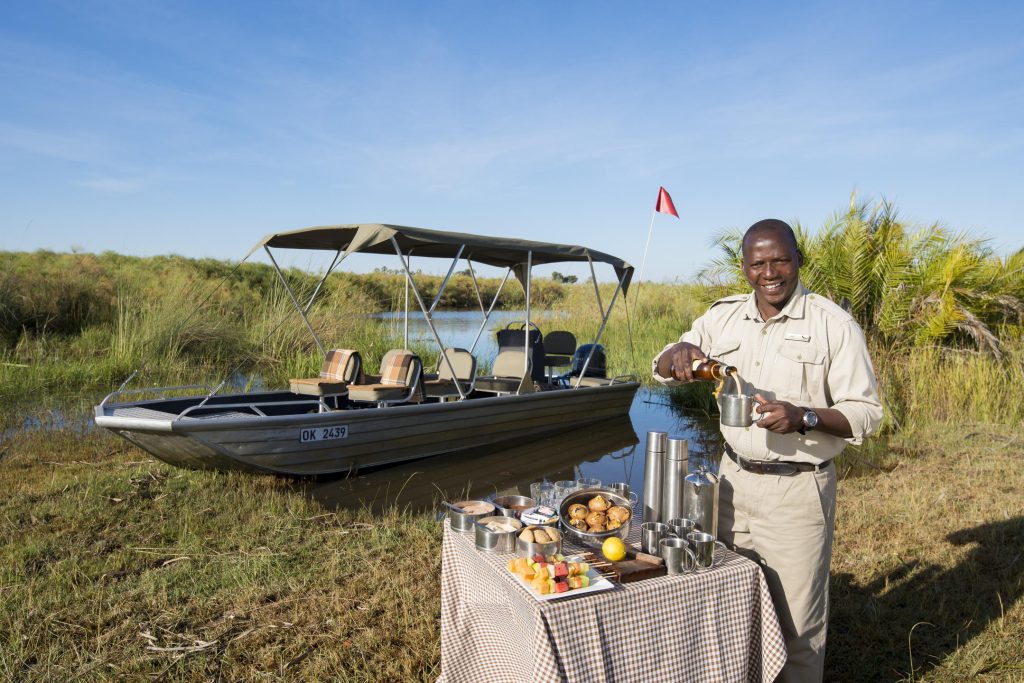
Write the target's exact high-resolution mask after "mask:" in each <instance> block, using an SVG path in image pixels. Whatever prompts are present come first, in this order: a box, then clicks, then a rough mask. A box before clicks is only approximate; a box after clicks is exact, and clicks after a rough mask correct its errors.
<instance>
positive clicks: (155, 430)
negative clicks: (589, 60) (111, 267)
mask: <svg viewBox="0 0 1024 683" xmlns="http://www.w3.org/2000/svg"><path fill="white" fill-rule="evenodd" d="M271 248H279V249H314V250H328V251H332V252H334V258H333V260H332V262H331V264H330V266H328V268H327V269H326V272H325V273H324V274H323V277H322V278H321V279H320V281H319V284H318V285H317V287H316V290H315V291H314V292H313V295H312V296H311V298H310V299H309V302H308V303H306V304H305V305H304V306H303V305H302V304H301V303H300V302H299V300H298V299H297V297H296V295H295V293H294V292H293V291H292V289H291V288H290V287H289V285H288V282H287V280H286V279H285V277H284V274H283V272H282V271H281V268H280V267H279V265H278V263H277V260H276V259H275V257H274V254H273V252H272V251H271ZM259 249H263V250H264V251H265V252H266V253H267V255H268V256H269V257H270V262H271V264H272V265H273V267H274V269H275V270H276V272H277V274H278V277H279V279H280V281H281V283H282V285H283V286H284V288H285V290H286V291H287V292H288V295H289V297H290V299H291V301H292V303H293V304H294V306H295V308H296V310H297V312H298V313H299V315H300V316H301V318H302V320H303V322H304V324H305V325H306V327H307V328H308V329H309V332H310V333H311V334H312V336H313V339H314V340H315V342H316V345H317V347H318V348H319V349H320V351H321V353H322V354H323V355H324V357H325V366H324V370H323V371H322V372H321V377H319V378H311V379H301V378H300V379H295V380H292V382H291V385H290V387H289V389H288V390H284V389H282V390H279V391H262V392H245V393H235V394H221V393H220V389H222V388H223V386H224V383H221V385H220V386H218V387H216V388H212V389H211V388H210V387H199V386H189V387H150V388H144V389H128V388H127V385H128V383H129V382H130V381H131V380H132V379H133V377H134V375H133V376H132V377H129V378H128V380H126V381H125V383H124V384H122V385H121V387H120V388H119V389H117V390H116V391H114V392H112V393H111V394H109V395H108V396H107V397H106V398H104V399H103V401H102V402H101V403H100V404H99V405H98V406H96V408H95V421H96V424H97V425H98V426H100V427H104V428H106V429H109V430H111V431H113V432H114V433H116V434H118V435H120V436H121V437H123V438H125V439H127V440H128V441H130V442H131V443H133V444H135V445H137V446H139V447H140V448H142V449H143V450H146V451H148V452H149V453H150V454H152V455H154V456H155V457H157V458H159V459H160V460H163V461H165V462H168V463H170V464H172V465H177V466H181V467H189V468H201V469H219V470H247V471H251V472H270V473H277V474H286V475H324V474H335V473H344V472H354V471H357V470H359V469H360V468H365V467H373V466H378V465H385V464H391V463H397V462H403V461H407V460H413V459H416V458H422V457H426V456H431V455H437V454H441V453H449V452H454V451H460V450H464V449H472V448H477V447H480V446H486V445H489V444H497V443H504V442H516V443H526V442H528V441H530V440H532V439H537V438H540V437H542V436H545V435H549V434H552V433H556V432H559V431H563V430H567V429H573V428H575V427H579V426H582V425H586V424H592V423H595V422H602V421H605V420H608V419H610V418H614V417H616V416H622V415H626V414H627V413H628V411H629V408H630V405H631V404H632V401H633V396H634V395H635V393H636V391H637V389H638V387H639V383H638V381H637V379H636V377H635V376H631V375H627V376H619V377H607V376H605V370H604V367H603V365H604V363H603V351H602V347H601V346H600V339H601V335H602V333H603V332H604V329H605V326H606V325H607V323H608V318H609V316H610V314H611V311H612V308H613V307H614V305H615V301H616V299H617V298H618V296H619V295H620V294H623V295H624V294H625V293H626V292H627V290H628V287H629V281H630V278H631V277H632V274H633V267H632V266H631V265H629V264H628V263H626V262H625V261H623V260H622V259H619V258H616V257H614V256H611V255H609V254H604V253H602V252H598V251H595V250H591V249H587V248H585V247H580V246H574V245H562V244H553V243H545V242H534V241H528V240H519V239H509V238H497V237H485V236H478V235H468V234H463V233H453V232H442V231H436V230H427V229H424V228H412V227H405V226H396V225H385V224H354V225H337V226H326V227H316V228H307V229H303V230H295V231H290V232H282V233H275V234H271V235H267V236H266V237H264V238H263V239H262V240H261V241H260V242H259V243H257V245H256V246H255V247H253V249H252V250H250V252H249V253H248V254H247V255H246V257H245V259H248V258H249V257H250V256H251V255H252V254H253V253H255V252H256V251H257V250H259ZM356 253H370V254H387V253H390V254H394V255H395V256H396V257H397V259H398V261H399V263H400V265H401V270H402V272H403V273H404V274H405V282H406V292H407V297H406V300H407V301H408V293H409V292H411V293H412V294H413V296H414V298H415V301H416V303H417V304H418V306H419V308H420V312H421V313H422V315H423V319H424V321H425V322H426V324H427V326H428V327H429V329H430V331H431V334H432V336H433V338H434V341H435V343H436V344H437V346H438V348H439V349H440V356H439V358H440V360H439V367H438V374H437V375H428V374H425V373H423V371H422V363H420V362H419V359H418V357H416V356H415V355H414V354H412V353H411V352H409V351H406V350H405V349H401V350H396V351H394V352H389V354H394V357H393V358H392V357H390V356H385V358H384V359H383V360H382V370H381V375H380V376H379V377H375V378H371V379H369V380H366V379H363V373H362V371H361V366H360V364H361V358H360V356H359V354H358V350H344V351H341V350H329V349H327V348H326V347H325V346H324V344H323V343H322V342H321V340H320V339H319V337H318V336H317V334H316V331H315V330H314V328H313V326H312V325H311V324H310V322H309V319H308V317H307V315H306V314H307V313H308V311H309V309H310V307H311V306H312V304H313V301H314V300H315V298H316V297H317V294H318V293H319V292H320V290H321V288H322V286H323V284H324V283H325V282H326V280H327V277H328V276H329V275H330V274H331V272H332V271H333V270H334V269H335V268H336V267H337V266H338V265H339V264H340V263H341V262H342V261H344V260H345V259H346V258H347V257H349V256H350V255H352V254H356ZM413 254H415V255H416V257H417V258H423V257H428V258H441V259H449V260H450V261H451V265H450V267H449V269H448V273H447V275H446V276H445V278H444V280H443V282H442V283H441V286H440V288H439V291H438V293H437V295H436V296H435V298H434V300H433V302H432V303H429V304H428V303H427V302H426V301H424V299H423V297H422V295H421V293H420V290H419V288H418V287H417V285H416V282H415V278H414V276H413V273H412V271H411V270H410V268H409V259H410V257H411V256H412V255H413ZM245 259H243V260H245ZM462 260H464V261H465V262H466V263H467V264H468V267H469V273H470V276H471V278H472V282H473V285H474V287H475V289H476V294H477V297H478V300H479V301H480V308H481V318H482V322H481V325H480V328H479V331H478V332H477V336H476V341H475V342H474V344H473V347H472V348H470V349H468V350H465V349H446V347H445V345H444V344H443V343H442V341H441V336H440V334H439V333H438V331H437V328H436V327H435V325H434V323H433V320H432V314H433V312H434V311H435V309H436V308H437V305H438V302H439V301H440V300H441V296H442V293H443V292H444V289H445V287H446V286H447V284H448V282H449V280H450V278H451V276H452V274H453V273H454V271H455V268H456V266H457V265H458V263H459V262H460V261H462ZM562 262H584V263H589V265H590V270H591V275H592V277H593V282H594V291H595V294H596V295H597V300H598V306H600V309H601V312H602V319H601V324H600V327H599V329H598V330H597V332H596V334H595V337H594V339H593V342H592V343H590V344H584V345H582V346H580V347H579V348H578V349H577V351H576V353H575V354H574V356H573V358H572V363H571V365H572V369H571V370H570V372H568V373H566V374H563V375H556V374H555V373H554V372H553V369H549V371H548V372H545V371H544V365H545V364H546V363H548V362H549V361H550V358H551V356H546V355H545V352H544V347H543V337H542V335H541V334H540V332H539V328H537V327H536V325H535V324H534V323H533V322H532V321H531V320H530V307H531V303H530V282H531V274H532V269H533V267H534V266H536V265H540V264H550V263H562ZM474 263H476V264H481V263H482V264H487V265H491V266H498V267H504V268H505V269H506V272H505V276H504V279H503V280H502V281H501V285H500V286H499V288H498V291H497V292H496V293H495V296H494V298H493V300H492V301H491V303H490V306H489V307H486V306H485V305H484V300H483V296H482V294H481V292H480V288H479V285H478V282H477V278H476V274H475V270H474V268H473V265H474ZM595 263H601V264H606V265H610V266H611V267H612V268H613V269H614V271H615V277H616V282H617V285H616V288H615V292H614V294H613V295H612V298H611V300H610V302H609V304H608V306H607V308H606V307H605V306H604V305H603V303H602V301H601V293H600V289H599V287H598V284H597V277H596V274H595V269H594V264H595ZM511 275H514V276H515V277H516V279H518V280H519V282H520V283H521V284H522V286H523V289H524V291H525V295H526V297H525V299H526V312H525V317H524V320H523V322H522V324H521V325H520V328H521V329H520V330H518V335H516V334H511V335H507V336H506V340H505V345H504V347H500V349H499V353H498V358H496V359H495V362H494V369H493V371H492V374H491V375H490V376H484V377H479V376H477V375H476V371H475V369H476V359H475V356H473V350H474V349H475V347H476V342H477V341H479V339H480V335H481V334H482V333H483V331H484V329H485V328H486V326H487V323H488V320H489V318H490V316H491V314H492V312H493V311H494V308H495V306H496V304H497V301H498V296H499V295H500V294H501V290H502V288H503V287H504V285H505V283H506V282H507V281H508V279H509V277H510V276H511ZM405 313H406V325H405V340H404V342H405V347H406V349H408V346H409V343H408V318H409V306H408V305H407V306H406V312H405ZM512 332H516V330H512ZM501 343H502V342H501V339H500V337H499V346H500V345H501ZM519 344H521V346H519ZM389 358H390V360H389ZM466 358H468V359H470V360H471V363H469V365H468V367H471V368H472V370H471V372H470V373H469V374H468V375H467V371H466V369H465V368H466V367H467V366H465V365H459V363H460V362H461V360H463V359H466ZM332 359H334V360H332ZM338 359H344V360H342V361H340V362H342V363H344V364H346V365H345V369H344V373H345V374H344V375H343V374H341V372H342V371H341V370H338V374H331V372H333V370H330V368H331V367H333V366H331V363H332V362H335V361H337V360H338ZM399 363H401V365H398V364H399ZM510 363H511V366H510ZM563 364H564V359H563ZM385 365H387V367H385ZM329 366H330V367H329ZM510 368H511V369H510ZM335 369H336V368H335ZM499 369H501V372H498V370H499ZM190 392H193V393H192V394H191V395H188V394H189V393H190ZM182 394H186V395H182ZM131 396H146V397H145V398H138V399H136V400H128V398H129V397H131Z"/></svg>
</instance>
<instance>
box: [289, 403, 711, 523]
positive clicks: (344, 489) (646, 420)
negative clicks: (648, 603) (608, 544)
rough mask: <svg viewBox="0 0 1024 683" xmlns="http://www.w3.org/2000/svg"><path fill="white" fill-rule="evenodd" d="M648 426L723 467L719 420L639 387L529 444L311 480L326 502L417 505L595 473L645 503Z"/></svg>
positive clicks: (694, 461) (698, 460) (694, 459)
mask: <svg viewBox="0 0 1024 683" xmlns="http://www.w3.org/2000/svg"><path fill="white" fill-rule="evenodd" d="M648 431H664V432H668V433H669V435H670V436H678V437H682V438H685V439H687V440H688V441H689V452H690V469H691V470H694V469H695V468H696V467H697V466H698V465H700V464H703V465H705V466H707V467H709V469H711V470H712V471H717V469H718V466H717V463H718V458H719V456H720V455H721V452H722V450H721V448H722V447H721V439H720V436H719V433H718V429H717V422H709V421H708V420H707V418H705V417H701V416H690V415H686V414H684V413H682V412H681V411H679V410H678V409H677V408H675V407H674V406H672V405H671V404H670V402H669V394H668V392H667V391H666V390H664V389H661V388H657V389H647V388H641V389H640V390H639V391H638V392H637V394H636V398H635V399H634V400H633V405H632V407H631V408H630V411H629V415H628V416H623V417H621V418H617V419H614V420H609V421H606V422H603V423H598V424H596V425H591V426H588V427H584V428H581V429H574V430H570V431H566V432H565V433H562V434H557V435H554V436H550V437H547V438H544V439H539V440H536V441H531V442H529V443H525V444H516V445H503V446H491V447H486V448H481V449H476V450H473V451H466V452H462V453H455V454H449V455H441V456H435V457H432V458H425V459H423V460H418V461H415V462H411V463H405V464H402V465H397V466H394V467H387V468H381V469H379V470H376V471H373V472H370V473H366V474H357V476H354V477H348V478H345V479H336V480H329V481H320V482H309V483H308V484H307V486H306V488H305V490H306V491H307V493H308V495H310V496H311V497H313V498H314V499H316V500H317V501H319V502H320V503H321V504H323V505H324V506H326V507H328V508H361V507H369V508H371V509H381V508H387V507H389V506H391V505H394V504H397V505H398V506H399V507H408V508H409V509H412V510H425V509H432V508H436V507H437V503H438V502H439V501H443V500H447V501H457V500H463V499H467V498H474V499H478V498H486V497H493V496H499V495H509V494H519V495H527V496H528V495H529V494H530V483H531V482H534V481H541V480H544V479H546V480H548V481H557V480H560V479H578V478H579V477H581V476H587V477H596V478H597V479H600V480H601V482H602V483H604V484H610V483H612V482H626V483H628V484H629V486H630V488H631V489H632V490H633V491H634V492H636V494H637V495H638V496H639V497H640V503H641V504H642V503H643V486H644V465H645V460H646V455H645V446H646V440H647V432H648Z"/></svg>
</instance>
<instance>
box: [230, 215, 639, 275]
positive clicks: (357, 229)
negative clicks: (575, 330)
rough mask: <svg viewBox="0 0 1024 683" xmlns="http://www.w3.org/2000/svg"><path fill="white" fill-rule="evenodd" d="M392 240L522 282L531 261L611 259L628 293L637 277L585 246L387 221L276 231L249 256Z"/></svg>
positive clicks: (377, 245)
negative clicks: (267, 250) (275, 249)
mask: <svg viewBox="0 0 1024 683" xmlns="http://www.w3.org/2000/svg"><path fill="white" fill-rule="evenodd" d="M392 239H394V240H395V242H396V243H397V244H398V247H399V248H400V249H401V250H402V253H403V254H405V255H406V256H417V257H422V256H425V257H434V258H449V259H454V258H458V257H459V254H460V253H461V255H462V257H463V258H467V259H470V260H473V261H476V262H478V263H486V264H488V265H491V266H498V267H504V268H511V269H512V270H513V271H514V272H515V273H516V276H517V277H518V278H519V279H520V280H524V279H525V278H524V275H525V273H524V272H523V271H524V270H525V268H526V264H527V262H530V263H531V264H532V265H535V266H536V265H539V264H545V263H564V262H582V263H587V262H599V263H607V264H610V265H611V266H612V267H613V268H614V269H615V274H616V277H617V279H618V280H619V281H620V282H621V283H622V290H623V292H625V291H627V289H628V287H629V281H630V279H631V278H632V277H633V266H631V265H630V264H629V263H627V262H626V261H623V260H622V259H620V258H617V257H615V256H612V255H610V254H605V253H603V252H600V251H595V250H593V249H588V248H586V247H580V246H576V245H570V244H554V243H551V242H534V241H531V240H521V239H511V238H507V237H487V236H483V235H470V234H466V233H461V232H446V231H442V230H427V229H426V228H412V227H407V226H404V225H387V224H384V223H356V224H351V225H326V226H320V227H315V228H303V229H301V230H291V231H288V232H278V233H273V234H270V235H267V236H266V237H264V238H263V239H262V240H260V241H259V242H258V243H257V244H256V245H255V246H254V247H253V248H252V249H251V250H250V251H249V253H248V254H246V257H245V258H249V256H251V255H252V254H253V252H255V251H256V250H258V249H260V248H261V247H263V248H265V247H279V248H282V249H322V250H325V251H328V250H329V251H337V252H341V251H344V252H345V255H346V256H347V255H348V254H352V253H356V252H362V253H366V254H394V253H395V247H394V244H393V243H392V241H391V240H392ZM243 260H244V259H243Z"/></svg>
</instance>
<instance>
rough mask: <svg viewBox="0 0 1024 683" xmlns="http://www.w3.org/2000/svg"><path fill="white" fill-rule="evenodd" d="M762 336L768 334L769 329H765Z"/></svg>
mask: <svg viewBox="0 0 1024 683" xmlns="http://www.w3.org/2000/svg"><path fill="white" fill-rule="evenodd" d="M761 334H762V335H765V334H768V328H767V327H766V328H765V329H763V330H761Z"/></svg>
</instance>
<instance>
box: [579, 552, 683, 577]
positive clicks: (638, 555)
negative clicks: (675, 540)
mask: <svg viewBox="0 0 1024 683" xmlns="http://www.w3.org/2000/svg"><path fill="white" fill-rule="evenodd" d="M588 554H589V555H591V556H592V557H593V561H594V562H598V563H601V564H604V565H606V566H602V567H601V571H602V572H607V573H610V574H612V576H611V577H609V578H611V579H612V580H613V581H617V582H618V583H631V582H633V581H642V580H644V579H653V578H656V577H658V576H665V574H666V573H667V572H666V570H665V561H664V560H663V559H661V558H660V557H658V556H657V555H648V554H647V553H642V552H640V551H638V550H633V549H632V548H627V549H626V559H624V560H619V561H618V562H608V561H607V560H605V559H604V557H603V556H600V555H598V554H597V553H588Z"/></svg>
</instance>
